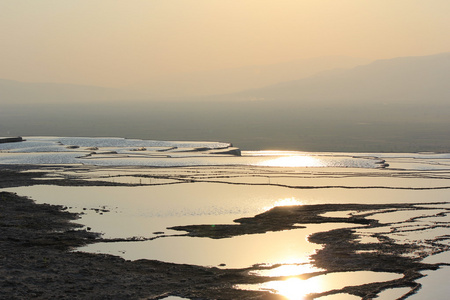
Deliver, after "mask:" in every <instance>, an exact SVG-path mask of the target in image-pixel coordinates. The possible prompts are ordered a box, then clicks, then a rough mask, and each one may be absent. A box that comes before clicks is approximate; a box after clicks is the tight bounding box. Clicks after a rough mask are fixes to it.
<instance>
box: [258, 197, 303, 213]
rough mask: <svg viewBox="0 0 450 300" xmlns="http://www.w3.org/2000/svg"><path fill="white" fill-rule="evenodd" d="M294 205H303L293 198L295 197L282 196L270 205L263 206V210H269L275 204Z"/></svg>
mask: <svg viewBox="0 0 450 300" xmlns="http://www.w3.org/2000/svg"><path fill="white" fill-rule="evenodd" d="M294 205H304V203H303V202H302V201H299V200H297V199H295V197H290V198H283V199H279V200H277V201H275V202H274V203H273V204H272V205H271V206H265V207H264V208H263V210H264V211H267V210H271V209H272V208H274V207H277V206H294Z"/></svg>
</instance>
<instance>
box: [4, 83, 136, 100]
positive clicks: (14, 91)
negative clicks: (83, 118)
mask: <svg viewBox="0 0 450 300" xmlns="http://www.w3.org/2000/svg"><path fill="white" fill-rule="evenodd" d="M142 98H145V95H143V94H142V93H138V92H130V91H124V90H119V89H112V88H104V87H97V86H86V85H75V84H60V83H33V82H20V81H14V80H5V79H0V104H21V103H85V102H92V101H100V102H104V101H112V100H130V99H131V100H133V99H142Z"/></svg>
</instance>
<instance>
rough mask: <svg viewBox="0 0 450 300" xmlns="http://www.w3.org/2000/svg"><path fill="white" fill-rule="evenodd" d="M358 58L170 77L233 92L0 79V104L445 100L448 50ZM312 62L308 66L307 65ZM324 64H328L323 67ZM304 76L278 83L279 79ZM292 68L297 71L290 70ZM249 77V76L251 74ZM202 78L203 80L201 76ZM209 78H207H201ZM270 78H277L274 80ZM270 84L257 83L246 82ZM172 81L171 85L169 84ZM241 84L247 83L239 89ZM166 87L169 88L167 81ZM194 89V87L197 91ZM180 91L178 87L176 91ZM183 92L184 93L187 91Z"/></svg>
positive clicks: (449, 75) (448, 88) (448, 92)
mask: <svg viewBox="0 0 450 300" xmlns="http://www.w3.org/2000/svg"><path fill="white" fill-rule="evenodd" d="M358 61H359V62H363V61H364V60H361V59H360V60H358V59H350V58H343V57H341V58H339V59H337V58H333V59H331V58H323V59H322V60H321V59H313V60H308V61H306V60H305V61H303V62H301V63H299V62H297V63H296V64H295V63H293V64H292V65H289V64H284V65H283V64H277V65H272V66H261V67H248V68H242V69H233V70H228V71H226V70H222V71H217V72H215V73H214V72H209V73H208V72H206V73H202V74H200V75H198V76H197V77H195V76H193V77H192V78H191V79H190V80H188V79H187V78H184V80H183V78H178V79H175V81H174V82H173V84H175V83H176V82H177V80H178V84H179V85H182V86H181V87H180V88H181V89H183V88H184V89H189V85H191V87H192V89H194V90H195V89H196V85H197V87H198V86H200V85H203V86H204V88H203V93H206V92H208V91H209V92H212V91H227V90H228V91H229V90H233V89H235V90H236V89H238V90H239V89H240V90H243V91H241V92H237V93H225V94H222V95H216V96H214V95H207V96H200V97H183V96H178V97H172V98H170V99H169V98H164V97H158V96H156V94H149V93H146V92H139V91H136V90H122V89H112V88H105V87H96V86H83V85H72V84H57V83H27V82H18V81H12V80H4V79H3V80H0V104H14V103H61V104H63V103H84V102H93V101H94V102H105V101H125V100H126V101H133V100H136V101H140V100H147V101H151V100H155V101H161V100H171V101H221V100H222V101H253V100H256V101H277V102H278V101H283V102H287V103H292V104H294V103H300V104H302V105H305V104H308V103H309V104H323V105H327V104H345V103H347V104H361V103H372V104H374V103H379V104H382V103H403V102H418V101H419V102H420V101H426V102H427V103H447V102H448V100H449V99H450V84H449V81H450V80H449V79H450V53H443V54H437V55H431V56H421V57H401V58H394V59H388V60H377V61H375V62H372V63H369V64H366V65H360V66H356V67H353V68H347V69H343V68H337V69H336V68H334V69H330V68H332V67H336V66H344V65H346V66H349V65H354V64H356V63H357V62H358ZM314 63H316V64H317V66H316V67H314V66H313V64H314ZM327 68H328V69H327ZM323 69H325V70H326V71H323V72H320V73H318V74H315V75H313V76H309V77H306V78H302V79H298V80H291V81H284V82H280V80H281V79H286V78H295V77H296V76H297V77H302V76H303V77H304V76H306V75H308V74H310V73H314V70H315V71H318V70H323ZM296 70H297V71H296ZM253 77H254V78H253ZM202 78H203V79H202ZM207 78H209V79H207ZM275 82H278V83H276V84H274V83H275ZM263 83H271V84H272V85H268V86H266V87H262V88H254V89H249V88H250V87H252V86H255V85H256V86H257V85H261V84H263ZM175 85H176V84H175ZM220 85H222V87H220ZM245 87H247V88H246V89H245ZM167 88H170V87H169V86H167ZM197 91H199V90H197ZM179 92H180V93H181V94H183V92H182V91H180V90H179ZM187 94H189V92H187Z"/></svg>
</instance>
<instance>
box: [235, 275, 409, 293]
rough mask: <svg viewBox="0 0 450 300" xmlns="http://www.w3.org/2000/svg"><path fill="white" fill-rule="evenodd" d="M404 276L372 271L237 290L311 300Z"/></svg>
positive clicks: (269, 282) (255, 285)
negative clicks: (311, 299)
mask: <svg viewBox="0 0 450 300" xmlns="http://www.w3.org/2000/svg"><path fill="white" fill-rule="evenodd" d="M288 270H289V268H288ZM285 274H288V273H285ZM285 276H289V275H285ZM402 276H403V275H402V274H396V273H387V272H372V271H355V272H336V273H328V274H322V275H318V276H314V277H311V278H309V279H301V278H300V277H299V276H292V277H290V278H288V279H286V280H274V281H268V282H265V283H262V284H240V285H236V286H235V288H238V289H244V290H258V291H268V292H272V293H275V294H278V295H281V296H284V297H286V298H287V299H289V300H305V299H309V297H308V295H310V294H313V293H322V292H326V291H331V290H340V289H342V288H344V287H345V286H359V285H363V284H368V283H371V282H383V281H390V280H396V279H399V278H401V277H402ZM340 295H341V296H342V297H338V299H353V296H350V295H347V294H340ZM336 296H337V295H336ZM358 299H359V298H358Z"/></svg>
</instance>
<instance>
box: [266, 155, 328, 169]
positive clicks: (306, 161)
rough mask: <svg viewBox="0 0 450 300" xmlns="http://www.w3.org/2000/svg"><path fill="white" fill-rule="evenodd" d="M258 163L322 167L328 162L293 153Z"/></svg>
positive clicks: (275, 165) (273, 165)
mask: <svg viewBox="0 0 450 300" xmlns="http://www.w3.org/2000/svg"><path fill="white" fill-rule="evenodd" d="M258 165H260V166H265V167H321V166H324V165H326V164H325V163H324V162H323V161H322V160H320V159H318V158H316V157H312V156H306V155H301V156H299V155H292V156H284V157H277V158H274V159H269V160H266V161H262V162H260V163H259V164H258Z"/></svg>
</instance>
